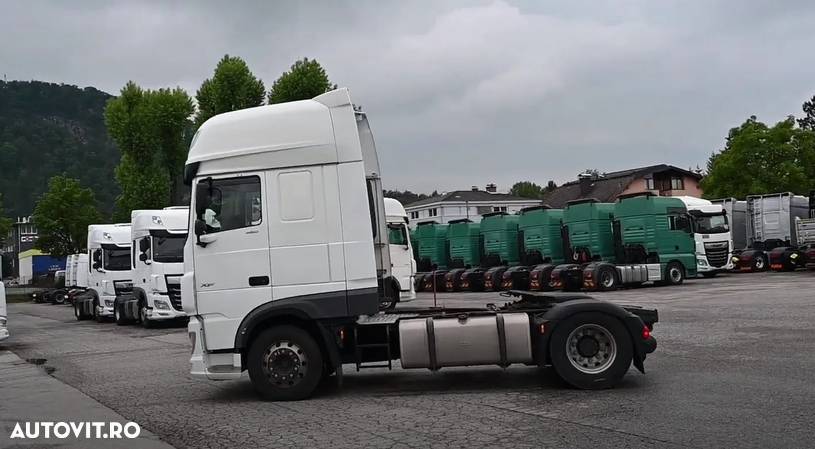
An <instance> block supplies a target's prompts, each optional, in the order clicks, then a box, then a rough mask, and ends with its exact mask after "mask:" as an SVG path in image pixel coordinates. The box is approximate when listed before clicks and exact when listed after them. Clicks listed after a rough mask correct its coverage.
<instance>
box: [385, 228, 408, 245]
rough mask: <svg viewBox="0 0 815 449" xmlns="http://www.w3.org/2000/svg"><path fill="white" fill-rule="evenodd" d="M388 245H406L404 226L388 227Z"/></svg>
mask: <svg viewBox="0 0 815 449" xmlns="http://www.w3.org/2000/svg"><path fill="white" fill-rule="evenodd" d="M388 243H390V244H391V245H402V246H406V245H407V233H406V232H405V225H401V224H398V225H392V224H389V225H388Z"/></svg>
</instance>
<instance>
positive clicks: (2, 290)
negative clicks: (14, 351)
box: [0, 281, 9, 341]
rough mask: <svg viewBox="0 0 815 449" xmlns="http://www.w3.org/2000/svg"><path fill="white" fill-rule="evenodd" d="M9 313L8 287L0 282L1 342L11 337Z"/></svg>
mask: <svg viewBox="0 0 815 449" xmlns="http://www.w3.org/2000/svg"><path fill="white" fill-rule="evenodd" d="M7 325H8V313H7V312H6V286H5V285H4V284H3V281H0V341H3V340H5V339H7V338H8V337H9V333H8V326H7Z"/></svg>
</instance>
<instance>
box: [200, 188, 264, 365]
mask: <svg viewBox="0 0 815 449" xmlns="http://www.w3.org/2000/svg"><path fill="white" fill-rule="evenodd" d="M265 183H266V181H265V177H264V176H263V172H249V173H241V174H240V175H235V176H226V177H212V178H206V179H202V180H200V181H198V183H197V185H196V192H195V195H194V198H195V202H196V203H197V204H195V206H194V208H193V211H195V212H194V213H195V214H196V216H195V219H196V220H199V221H203V222H204V223H205V224H206V231H205V232H202V233H201V235H191V236H190V238H194V239H196V244H195V245H193V259H194V269H195V283H196V292H197V301H198V313H199V315H201V316H202V317H203V318H204V320H203V322H204V331H205V335H206V336H207V348H208V349H212V350H217V349H228V348H232V347H233V345H234V341H235V333H236V331H237V328H238V326H239V325H240V322H241V320H242V319H243V317H244V316H246V314H247V313H249V312H250V311H251V310H252V309H254V308H255V307H257V306H259V305H261V304H264V303H266V302H269V301H271V300H272V287H271V266H270V258H269V232H268V230H269V225H268V219H267V216H268V212H267V208H266V197H265V195H264V193H265V191H266V185H265ZM201 189H205V191H201ZM199 203H200V204H199ZM196 234H198V233H196Z"/></svg>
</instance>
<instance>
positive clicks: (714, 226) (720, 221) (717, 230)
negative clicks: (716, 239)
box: [696, 214, 730, 234]
mask: <svg viewBox="0 0 815 449" xmlns="http://www.w3.org/2000/svg"><path fill="white" fill-rule="evenodd" d="M729 231H730V226H728V224H727V216H726V215H721V214H720V215H701V216H698V217H696V232H698V233H700V234H721V233H723V232H729Z"/></svg>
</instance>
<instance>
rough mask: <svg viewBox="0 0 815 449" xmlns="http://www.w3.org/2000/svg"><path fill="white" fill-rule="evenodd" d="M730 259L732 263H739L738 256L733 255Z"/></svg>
mask: <svg viewBox="0 0 815 449" xmlns="http://www.w3.org/2000/svg"><path fill="white" fill-rule="evenodd" d="M730 260H732V261H733V263H739V258H738V257H736V256H733V258H732V259H730Z"/></svg>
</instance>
